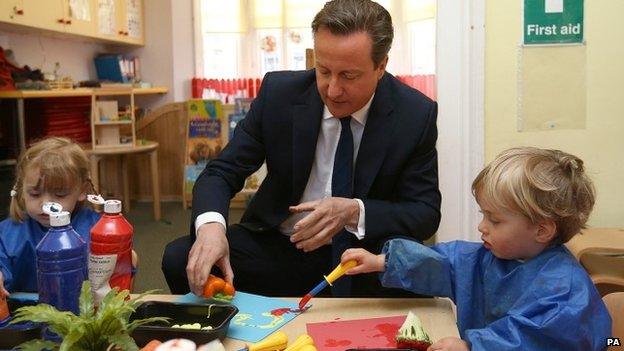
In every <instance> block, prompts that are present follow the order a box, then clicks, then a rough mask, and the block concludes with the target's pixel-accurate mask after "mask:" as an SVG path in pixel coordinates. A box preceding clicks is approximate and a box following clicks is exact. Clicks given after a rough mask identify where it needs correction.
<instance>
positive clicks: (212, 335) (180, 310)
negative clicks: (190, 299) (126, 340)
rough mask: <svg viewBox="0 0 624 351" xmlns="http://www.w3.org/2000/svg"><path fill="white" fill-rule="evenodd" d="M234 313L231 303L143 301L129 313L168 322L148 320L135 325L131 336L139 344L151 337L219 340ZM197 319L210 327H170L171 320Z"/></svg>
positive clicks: (137, 317) (138, 317) (177, 321)
mask: <svg viewBox="0 0 624 351" xmlns="http://www.w3.org/2000/svg"><path fill="white" fill-rule="evenodd" d="M237 313H238V308H236V306H233V305H200V304H181V303H175V302H159V301H147V302H144V303H142V304H141V305H139V306H138V307H137V310H136V311H135V312H134V313H133V314H132V316H130V321H132V320H134V319H142V318H150V317H168V318H170V320H169V324H163V323H159V324H149V325H142V326H139V327H137V328H136V329H135V330H134V332H133V333H132V337H133V338H134V340H135V341H136V343H137V345H138V346H139V347H142V346H145V345H146V344H147V343H148V342H150V341H151V340H153V339H158V340H170V339H189V340H192V341H194V342H195V343H196V344H198V345H201V344H205V343H207V342H210V341H212V340H214V339H221V340H223V339H224V338H225V336H226V335H227V330H228V328H229V326H230V321H231V320H232V318H233V317H234V316H235V315H236V314H237ZM193 323H199V324H201V325H202V326H204V327H205V326H211V327H212V329H210V330H196V329H181V328H172V327H171V326H172V325H174V324H180V325H181V324H193Z"/></svg>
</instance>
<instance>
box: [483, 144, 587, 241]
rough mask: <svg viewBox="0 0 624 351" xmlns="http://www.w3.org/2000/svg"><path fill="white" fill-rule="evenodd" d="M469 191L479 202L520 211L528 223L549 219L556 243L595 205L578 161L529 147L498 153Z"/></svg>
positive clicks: (578, 226) (583, 220)
mask: <svg viewBox="0 0 624 351" xmlns="http://www.w3.org/2000/svg"><path fill="white" fill-rule="evenodd" d="M472 193H473V195H474V196H475V197H476V196H478V197H479V200H480V201H483V202H486V203H488V204H489V205H491V206H492V207H494V208H500V209H503V210H507V211H511V212H516V213H520V214H522V215H524V216H526V217H527V218H529V220H531V222H532V223H538V222H539V221H541V220H545V219H551V220H553V221H554V222H555V224H556V225H557V237H556V238H555V241H556V242H558V243H565V242H567V241H568V240H570V239H571V238H572V237H573V236H574V235H575V234H577V233H578V232H579V231H580V230H581V229H583V228H585V224H586V223H587V219H588V218H589V214H590V213H591V211H592V208H593V207H594V202H595V190H594V186H593V184H592V182H591V180H590V179H589V178H588V177H587V175H586V174H585V172H584V168H583V161H582V160H581V159H579V158H578V157H576V156H574V155H570V154H568V153H565V152H563V151H559V150H547V149H538V148H535V147H520V148H513V149H508V150H505V151H503V152H502V153H500V154H499V155H498V156H497V157H496V159H495V160H494V161H492V162H491V163H490V164H489V165H487V166H486V167H485V168H484V169H483V170H482V171H481V173H479V175H478V176H477V178H475V180H474V181H473V183H472Z"/></svg>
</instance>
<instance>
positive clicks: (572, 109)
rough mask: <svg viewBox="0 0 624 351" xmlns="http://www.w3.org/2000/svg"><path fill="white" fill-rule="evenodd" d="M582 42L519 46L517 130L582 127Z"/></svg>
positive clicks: (583, 107) (583, 124) (584, 108)
mask: <svg viewBox="0 0 624 351" xmlns="http://www.w3.org/2000/svg"><path fill="white" fill-rule="evenodd" d="M586 91H587V85H586V46H585V45H573V46H523V47H522V46H521V47H520V48H519V54H518V121H517V122H518V131H520V132H525V131H537V130H558V129H584V128H585V121H586V115H587V110H586V105H587V97H586Z"/></svg>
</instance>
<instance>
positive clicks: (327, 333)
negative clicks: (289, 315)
mask: <svg viewBox="0 0 624 351" xmlns="http://www.w3.org/2000/svg"><path fill="white" fill-rule="evenodd" d="M404 320H405V316H393V317H381V318H368V319H357V320H341V321H335V320H334V321H327V322H321V323H308V324H307V326H306V327H307V332H308V334H309V335H310V336H311V337H312V339H314V341H315V344H316V347H317V348H318V350H319V351H344V350H345V349H346V348H354V347H356V345H357V348H369V349H370V348H387V347H396V341H395V340H394V337H395V335H396V333H397V332H398V330H399V327H400V326H401V324H402V323H403V321H404ZM346 341H348V342H349V344H346V343H345V342H346ZM347 345H348V346H349V347H346V346H347Z"/></svg>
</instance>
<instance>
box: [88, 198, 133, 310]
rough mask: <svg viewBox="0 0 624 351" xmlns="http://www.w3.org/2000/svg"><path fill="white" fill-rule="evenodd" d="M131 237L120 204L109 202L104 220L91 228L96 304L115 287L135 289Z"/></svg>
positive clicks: (93, 282) (92, 282) (92, 278)
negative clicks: (133, 287)
mask: <svg viewBox="0 0 624 351" xmlns="http://www.w3.org/2000/svg"><path fill="white" fill-rule="evenodd" d="M132 235H133V228H132V225H131V224H130V223H129V222H128V221H127V220H126V218H124V216H123V215H122V214H121V201H119V200H107V201H106V202H105V203H104V214H103V215H102V218H100V220H99V221H98V222H97V223H95V225H94V226H93V228H91V243H90V250H89V280H90V281H91V290H92V291H93V293H94V298H95V301H96V304H99V302H100V301H101V300H102V298H104V296H105V295H106V294H107V293H108V292H109V291H110V290H111V289H112V288H114V287H117V288H119V290H120V291H121V290H130V288H131V287H132Z"/></svg>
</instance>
